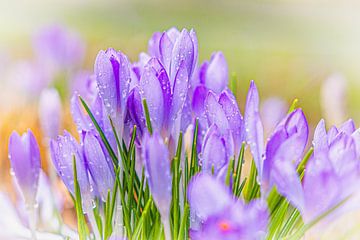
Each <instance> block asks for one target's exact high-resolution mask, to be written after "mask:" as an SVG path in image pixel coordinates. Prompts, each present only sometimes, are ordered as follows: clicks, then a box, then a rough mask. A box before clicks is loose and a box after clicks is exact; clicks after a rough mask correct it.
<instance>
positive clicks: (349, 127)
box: [339, 119, 356, 135]
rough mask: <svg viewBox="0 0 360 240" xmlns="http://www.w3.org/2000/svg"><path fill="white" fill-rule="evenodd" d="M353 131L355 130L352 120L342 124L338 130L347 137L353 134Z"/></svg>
mask: <svg viewBox="0 0 360 240" xmlns="http://www.w3.org/2000/svg"><path fill="white" fill-rule="evenodd" d="M355 130H356V128H355V123H354V121H353V120H352V119H349V120H347V121H346V122H344V123H343V124H342V125H341V126H340V128H339V132H344V133H346V134H348V135H351V134H352V133H353V132H355Z"/></svg>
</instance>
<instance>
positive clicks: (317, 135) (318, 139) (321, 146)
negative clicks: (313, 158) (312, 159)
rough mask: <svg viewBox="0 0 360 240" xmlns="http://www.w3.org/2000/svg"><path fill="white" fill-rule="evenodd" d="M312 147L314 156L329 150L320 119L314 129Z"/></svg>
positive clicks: (323, 126) (322, 121) (322, 122)
mask: <svg viewBox="0 0 360 240" xmlns="http://www.w3.org/2000/svg"><path fill="white" fill-rule="evenodd" d="M313 145H314V152H315V154H317V152H322V151H326V150H327V149H328V148H329V146H328V137H327V133H326V128H325V120H324V119H321V120H320V122H319V123H318V125H317V126H316V128H315V132H314V140H313Z"/></svg>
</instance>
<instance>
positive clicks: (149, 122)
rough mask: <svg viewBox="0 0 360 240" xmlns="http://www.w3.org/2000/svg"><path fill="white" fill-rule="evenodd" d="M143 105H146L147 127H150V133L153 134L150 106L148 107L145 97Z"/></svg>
mask: <svg viewBox="0 0 360 240" xmlns="http://www.w3.org/2000/svg"><path fill="white" fill-rule="evenodd" d="M143 107H144V113H145V119H146V127H147V128H148V130H149V133H150V134H152V133H153V129H152V125H151V118H150V113H149V108H148V105H147V102H146V99H145V98H144V99H143Z"/></svg>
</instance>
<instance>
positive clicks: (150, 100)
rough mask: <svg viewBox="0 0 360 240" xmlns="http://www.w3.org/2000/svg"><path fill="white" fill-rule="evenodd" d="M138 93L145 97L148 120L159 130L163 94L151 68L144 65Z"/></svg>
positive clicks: (161, 120) (162, 111)
mask: <svg viewBox="0 0 360 240" xmlns="http://www.w3.org/2000/svg"><path fill="white" fill-rule="evenodd" d="M139 87H140V95H141V97H142V98H143V99H144V98H145V99H146V102H147V105H148V108H149V114H150V120H151V124H152V126H153V128H154V129H155V130H160V129H161V127H162V124H163V119H164V96H163V90H162V88H161V84H160V82H159V79H158V78H157V77H156V75H155V72H154V70H153V68H152V67H151V66H149V65H146V66H145V68H144V72H143V74H142V76H141V78H140V82H139Z"/></svg>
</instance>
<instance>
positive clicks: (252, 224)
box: [188, 173, 268, 240]
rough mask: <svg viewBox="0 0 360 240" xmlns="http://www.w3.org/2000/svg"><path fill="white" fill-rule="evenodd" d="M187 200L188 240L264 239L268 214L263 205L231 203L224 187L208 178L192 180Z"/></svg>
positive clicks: (201, 177) (238, 201)
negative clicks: (188, 205)
mask: <svg viewBox="0 0 360 240" xmlns="http://www.w3.org/2000/svg"><path fill="white" fill-rule="evenodd" d="M188 199H189V203H190V211H191V218H192V219H191V224H192V226H191V230H190V236H191V239H214V240H215V239H230V240H232V239H261V238H263V237H264V236H265V235H266V231H267V224H268V212H267V207H266V206H265V205H264V203H263V202H262V201H259V200H254V201H252V202H250V203H249V204H245V203H243V202H242V201H241V200H240V199H238V200H235V199H233V197H232V195H231V194H230V192H229V189H228V188H227V187H226V186H225V184H223V183H221V182H219V181H218V180H216V179H215V178H214V177H212V176H210V175H208V174H205V173H200V174H198V175H196V176H195V177H193V179H192V180H191V182H190V184H189V188H188Z"/></svg>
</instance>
